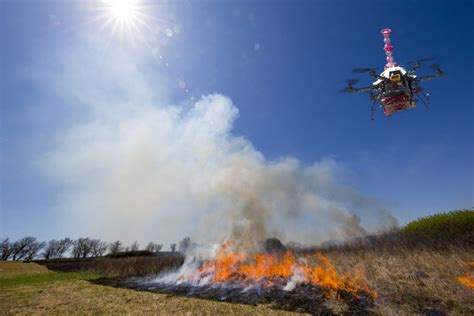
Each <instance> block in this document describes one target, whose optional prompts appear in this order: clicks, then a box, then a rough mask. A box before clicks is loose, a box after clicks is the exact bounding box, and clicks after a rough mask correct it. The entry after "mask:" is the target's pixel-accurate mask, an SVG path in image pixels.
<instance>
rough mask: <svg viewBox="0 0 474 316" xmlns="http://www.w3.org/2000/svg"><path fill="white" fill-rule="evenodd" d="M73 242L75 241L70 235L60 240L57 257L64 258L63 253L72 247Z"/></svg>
mask: <svg viewBox="0 0 474 316" xmlns="http://www.w3.org/2000/svg"><path fill="white" fill-rule="evenodd" d="M73 243H74V241H73V240H72V239H71V238H69V237H66V238H64V239H61V240H60V241H59V244H58V248H57V249H56V254H55V256H56V258H62V257H63V255H64V254H65V253H66V252H67V251H68V250H69V248H71V246H72V244H73Z"/></svg>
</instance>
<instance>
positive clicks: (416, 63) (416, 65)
mask: <svg viewBox="0 0 474 316" xmlns="http://www.w3.org/2000/svg"><path fill="white" fill-rule="evenodd" d="M432 60H433V57H424V58H420V59H418V60H413V61H409V62H407V63H406V64H407V65H413V67H412V68H411V71H412V72H413V71H416V70H417V69H418V68H420V67H421V65H422V64H423V63H426V62H428V61H432Z"/></svg>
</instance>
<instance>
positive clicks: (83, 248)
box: [0, 236, 193, 261]
mask: <svg viewBox="0 0 474 316" xmlns="http://www.w3.org/2000/svg"><path fill="white" fill-rule="evenodd" d="M192 245H193V243H192V242H191V238H189V237H186V238H184V239H183V240H181V241H180V242H179V244H178V251H179V252H181V253H185V252H187V251H188V250H189V248H190V247H191V246H192ZM176 248H177V245H176V244H171V246H170V251H171V252H176V251H177V249H176ZM162 249H163V244H159V243H155V242H153V241H151V242H149V243H148V244H147V245H146V247H145V248H143V249H141V248H140V245H139V244H138V242H136V241H135V242H134V243H133V244H132V245H130V246H126V247H125V246H124V245H123V244H122V242H121V241H120V240H116V241H114V242H112V243H108V242H106V241H103V240H100V239H93V238H88V237H85V238H78V239H71V238H64V239H59V240H56V239H53V240H50V241H48V242H44V241H39V240H38V239H36V237H32V236H27V237H23V238H20V239H18V240H16V241H11V240H10V238H8V237H7V238H3V239H2V240H1V241H0V258H1V260H3V261H5V260H13V261H19V260H33V259H46V260H48V259H59V258H76V259H80V258H92V257H101V256H104V255H105V254H117V253H120V252H127V251H139V250H146V251H149V252H152V253H159V252H160V251H161V250H162Z"/></svg>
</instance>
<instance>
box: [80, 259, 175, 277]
mask: <svg viewBox="0 0 474 316" xmlns="http://www.w3.org/2000/svg"><path fill="white" fill-rule="evenodd" d="M183 262H184V257H181V256H163V257H159V256H157V257H129V258H97V259H95V260H94V261H93V263H92V264H91V265H89V268H88V269H89V270H90V271H93V272H95V273H99V274H101V275H103V276H106V277H117V276H120V277H126V276H145V275H150V274H157V273H160V272H165V271H168V270H171V269H174V268H178V267H180V266H181V265H182V264H183Z"/></svg>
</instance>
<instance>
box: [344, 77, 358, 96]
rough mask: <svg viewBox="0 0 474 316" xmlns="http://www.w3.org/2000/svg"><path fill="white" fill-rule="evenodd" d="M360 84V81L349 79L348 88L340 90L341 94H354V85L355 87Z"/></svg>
mask: <svg viewBox="0 0 474 316" xmlns="http://www.w3.org/2000/svg"><path fill="white" fill-rule="evenodd" d="M358 82H359V79H347V87H345V88H344V89H341V90H339V92H340V93H345V92H352V85H355V84H356V83H358Z"/></svg>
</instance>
